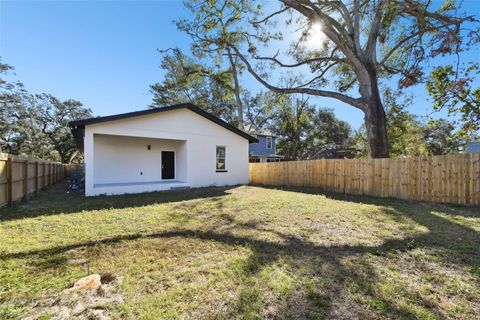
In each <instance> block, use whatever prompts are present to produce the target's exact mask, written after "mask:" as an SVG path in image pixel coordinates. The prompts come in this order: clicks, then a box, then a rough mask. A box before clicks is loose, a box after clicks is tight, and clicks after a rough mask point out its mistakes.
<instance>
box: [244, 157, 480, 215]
mask: <svg viewBox="0 0 480 320" xmlns="http://www.w3.org/2000/svg"><path fill="white" fill-rule="evenodd" d="M250 183H251V184H259V185H279V186H280V185H284V186H298V187H317V188H321V189H324V190H328V191H335V192H341V193H345V194H361V195H371V196H378V197H394V198H400V199H406V200H420V201H430V202H440V203H455V204H470V205H477V206H478V205H480V154H458V155H446V156H424V157H409V158H396V159H321V160H305V161H290V162H271V163H251V164H250Z"/></svg>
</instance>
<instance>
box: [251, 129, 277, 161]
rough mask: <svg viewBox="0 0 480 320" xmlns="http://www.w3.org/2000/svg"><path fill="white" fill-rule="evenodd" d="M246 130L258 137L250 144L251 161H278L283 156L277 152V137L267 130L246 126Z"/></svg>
mask: <svg viewBox="0 0 480 320" xmlns="http://www.w3.org/2000/svg"><path fill="white" fill-rule="evenodd" d="M245 131H246V132H248V133H249V134H251V135H252V136H254V137H256V138H257V139H258V142H256V143H251V144H250V151H249V154H250V162H277V161H280V160H281V159H282V158H283V157H282V156H280V155H278V154H277V152H276V148H277V141H276V137H275V136H274V135H273V134H272V133H271V132H270V131H267V130H261V129H258V128H254V127H252V126H246V127H245Z"/></svg>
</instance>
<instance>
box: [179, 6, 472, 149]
mask: <svg viewBox="0 0 480 320" xmlns="http://www.w3.org/2000/svg"><path fill="white" fill-rule="evenodd" d="M279 4H280V6H279V7H278V10H275V9H272V8H271V7H272V6H271V5H268V6H267V8H262V3H261V2H260V1H259V2H258V3H255V2H254V1H244V0H237V1H234V0H224V1H190V2H189V7H190V8H192V9H193V10H195V11H196V13H197V14H196V15H195V17H194V18H193V19H192V21H191V24H186V26H188V28H189V29H188V32H189V33H190V34H191V35H194V36H195V38H196V40H197V41H200V43H201V45H200V47H201V48H202V49H203V50H207V51H208V50H210V49H211V48H210V47H209V46H206V44H212V43H214V44H215V45H216V46H217V47H221V48H222V49H223V50H224V51H226V52H227V53H228V52H230V53H229V55H230V56H231V53H232V52H233V53H234V54H235V56H236V57H238V58H239V59H240V60H241V61H242V62H243V63H244V64H245V67H246V69H247V70H248V72H250V73H251V74H252V75H253V76H254V77H255V78H256V79H257V80H258V81H259V82H260V83H261V84H262V85H264V86H265V87H266V88H268V89H270V90H272V91H274V92H276V93H281V94H296V93H297V94H306V95H312V96H319V97H328V98H333V99H337V100H340V101H342V102H344V103H346V104H348V105H351V106H352V107H355V108H357V109H359V110H361V111H362V112H363V113H364V119H365V127H366V131H367V136H368V149H369V155H370V156H371V157H374V158H380V157H388V156H389V150H388V141H387V129H386V115H385V110H384V108H383V104H382V99H381V95H380V90H379V83H380V81H381V79H384V78H392V77H396V80H398V81H399V84H400V86H403V87H406V86H411V85H414V84H416V83H417V82H420V81H423V70H422V65H423V64H422V63H423V62H425V61H426V60H428V59H431V58H433V57H435V56H437V55H446V54H457V53H459V52H461V51H462V50H463V49H464V48H465V45H469V44H471V42H468V43H466V41H464V39H467V38H468V39H472V36H473V38H474V37H476V35H477V33H476V32H475V30H467V27H468V26H471V24H472V23H474V22H475V19H474V17H471V16H468V15H464V14H460V13H459V12H460V11H459V10H458V9H459V8H458V4H456V3H454V2H452V1H445V3H443V5H438V2H432V1H430V0H402V1H397V0H377V1H374V0H345V1H340V0H318V1H309V0H280V1H279ZM219 21H220V22H222V21H223V22H226V23H218V22H219ZM282 23H283V24H282ZM285 23H286V24H287V26H285V25H284V24H285ZM288 24H290V26H288ZM466 24H467V26H465V25H466ZM199 25H202V26H203V27H202V28H200V29H199V28H190V27H192V26H199ZM292 25H293V27H292ZM197 30H201V31H202V32H201V33H199V32H196V31H197ZM296 30H297V31H299V34H298V37H297V38H298V39H296V41H294V43H293V44H292V45H291V46H289V47H288V49H286V50H282V47H281V46H279V48H278V50H273V51H274V53H273V54H269V53H271V51H272V49H275V43H276V42H275V41H277V40H279V39H283V38H285V35H286V33H291V34H293V35H295V31H296ZM312 37H322V38H324V39H325V42H324V44H323V46H321V47H320V48H315V49H311V48H308V46H306V45H305V44H306V42H308V41H309V39H311V38H312ZM212 40H213V41H212ZM284 47H285V46H283V48H284ZM262 48H266V49H265V51H267V53H262V52H261V51H262ZM280 70H289V72H288V73H287V75H286V76H285V75H284V76H283V77H282V79H285V77H287V78H288V79H287V81H284V83H287V84H286V85H282V84H281V81H279V80H278V79H279V77H278V76H276V77H272V74H276V72H277V71H280ZM294 70H298V73H294Z"/></svg>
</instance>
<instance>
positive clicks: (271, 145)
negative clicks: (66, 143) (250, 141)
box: [265, 137, 273, 149]
mask: <svg viewBox="0 0 480 320" xmlns="http://www.w3.org/2000/svg"><path fill="white" fill-rule="evenodd" d="M268 139H270V147H268ZM265 147H266V148H267V149H273V138H272V137H266V139H265Z"/></svg>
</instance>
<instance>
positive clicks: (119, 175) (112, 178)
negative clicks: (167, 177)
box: [93, 134, 187, 184]
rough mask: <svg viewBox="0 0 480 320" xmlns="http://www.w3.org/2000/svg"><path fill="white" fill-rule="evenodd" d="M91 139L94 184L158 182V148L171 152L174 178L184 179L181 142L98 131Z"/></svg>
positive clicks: (160, 151) (185, 175) (159, 178)
mask: <svg viewBox="0 0 480 320" xmlns="http://www.w3.org/2000/svg"><path fill="white" fill-rule="evenodd" d="M93 139H94V168H93V171H94V173H95V175H94V179H93V183H94V184H105V183H124V182H132V181H135V182H146V181H159V180H161V178H162V177H161V154H162V151H173V152H175V160H176V161H175V162H176V163H175V179H176V180H180V181H185V180H186V179H187V172H186V171H187V166H186V163H187V162H186V161H187V159H186V158H187V153H186V148H184V147H183V145H184V144H185V143H186V142H185V141H180V140H165V139H152V138H138V137H125V136H111V135H99V134H95V135H94V138H93ZM148 146H150V150H149V149H148Z"/></svg>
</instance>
